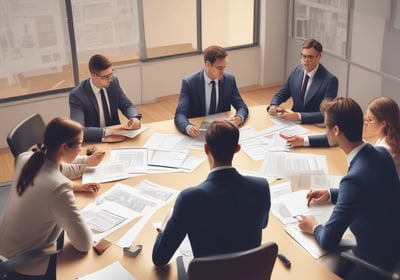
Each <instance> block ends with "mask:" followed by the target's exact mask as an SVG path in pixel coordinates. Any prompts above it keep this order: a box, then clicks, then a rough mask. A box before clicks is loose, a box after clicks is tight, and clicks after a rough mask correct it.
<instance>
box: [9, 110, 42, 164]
mask: <svg viewBox="0 0 400 280" xmlns="http://www.w3.org/2000/svg"><path fill="white" fill-rule="evenodd" d="M45 127H46V125H45V123H44V121H43V119H42V117H41V116H40V115H39V114H38V113H35V114H33V115H31V116H29V117H27V118H26V119H24V120H23V121H21V122H20V123H19V124H18V125H17V126H16V127H15V128H13V129H12V130H11V131H10V133H9V134H8V135H7V144H8V146H9V147H10V150H11V153H12V154H13V155H14V157H16V156H18V155H19V154H20V153H23V152H25V151H27V150H28V149H29V148H30V147H32V146H33V145H36V144H38V143H41V142H42V137H43V133H44V130H45Z"/></svg>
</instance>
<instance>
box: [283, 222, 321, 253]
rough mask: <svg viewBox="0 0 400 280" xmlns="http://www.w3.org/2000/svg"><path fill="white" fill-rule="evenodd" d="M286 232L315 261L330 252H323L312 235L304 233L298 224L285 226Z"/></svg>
mask: <svg viewBox="0 0 400 280" xmlns="http://www.w3.org/2000/svg"><path fill="white" fill-rule="evenodd" d="M285 231H286V232H287V233H288V234H289V235H290V236H291V237H292V238H293V239H294V240H296V241H297V242H298V243H299V244H300V245H301V246H302V247H303V248H304V249H305V250H306V251H307V252H308V253H309V254H310V255H311V256H312V257H313V258H314V259H318V258H320V257H322V256H323V255H326V254H327V253H328V252H327V251H325V250H323V249H322V248H321V247H320V246H319V245H318V242H317V240H315V238H314V236H313V235H312V234H307V233H304V232H302V231H301V230H300V229H299V227H298V226H297V224H289V225H286V226H285Z"/></svg>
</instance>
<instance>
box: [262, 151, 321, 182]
mask: <svg viewBox="0 0 400 280" xmlns="http://www.w3.org/2000/svg"><path fill="white" fill-rule="evenodd" d="M261 173H262V174H265V175H266V176H274V177H277V178H286V179H291V180H293V181H294V182H295V183H296V182H298V180H299V178H298V176H299V174H301V173H314V174H316V173H318V174H327V173H328V164H327V162H326V156H323V155H315V154H300V153H285V152H267V154H266V156H265V158H264V162H263V165H262V167H261Z"/></svg>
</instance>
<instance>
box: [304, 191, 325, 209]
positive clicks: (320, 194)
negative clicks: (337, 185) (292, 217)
mask: <svg viewBox="0 0 400 280" xmlns="http://www.w3.org/2000/svg"><path fill="white" fill-rule="evenodd" d="M306 198H307V201H308V202H307V206H310V205H311V204H312V203H315V204H323V203H326V202H328V201H329V199H330V194H329V191H328V190H311V191H309V192H308V193H307V196H306Z"/></svg>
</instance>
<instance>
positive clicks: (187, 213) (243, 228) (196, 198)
mask: <svg viewBox="0 0 400 280" xmlns="http://www.w3.org/2000/svg"><path fill="white" fill-rule="evenodd" d="M238 141H239V130H238V128H237V127H236V126H235V125H234V124H232V122H229V121H228V120H216V121H214V122H212V123H211V124H210V126H209V127H208V129H207V131H206V144H205V145H204V152H205V153H206V155H207V158H208V162H209V165H210V169H211V172H210V174H209V175H208V177H207V179H206V180H205V181H204V182H203V183H201V184H200V185H198V186H196V187H191V188H187V189H185V190H183V191H182V192H181V193H180V194H179V196H178V198H177V199H176V202H175V206H174V208H173V212H172V215H171V217H170V218H169V220H168V221H167V223H166V225H163V226H162V228H161V229H159V230H158V231H159V234H158V236H157V240H156V242H155V244H154V247H153V262H154V264H155V265H156V266H164V265H166V264H167V263H168V262H169V260H170V259H171V257H172V256H173V254H174V253H175V251H176V249H177V248H178V247H179V245H180V244H181V242H182V240H183V239H184V237H185V235H186V234H187V235H188V237H189V240H190V244H191V247H192V250H193V255H194V257H203V256H211V255H216V254H224V253H232V252H238V251H244V250H248V249H252V248H255V247H257V246H259V245H261V237H262V229H263V228H265V227H266V226H267V223H268V213H269V210H270V207H271V199H270V192H269V186H268V182H267V180H265V179H264V178H260V177H252V176H243V175H241V174H239V173H238V172H237V171H236V169H235V168H233V167H232V159H233V155H234V154H235V153H236V152H238V151H239V150H240V145H239V144H238ZM164 226H165V228H164Z"/></svg>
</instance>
